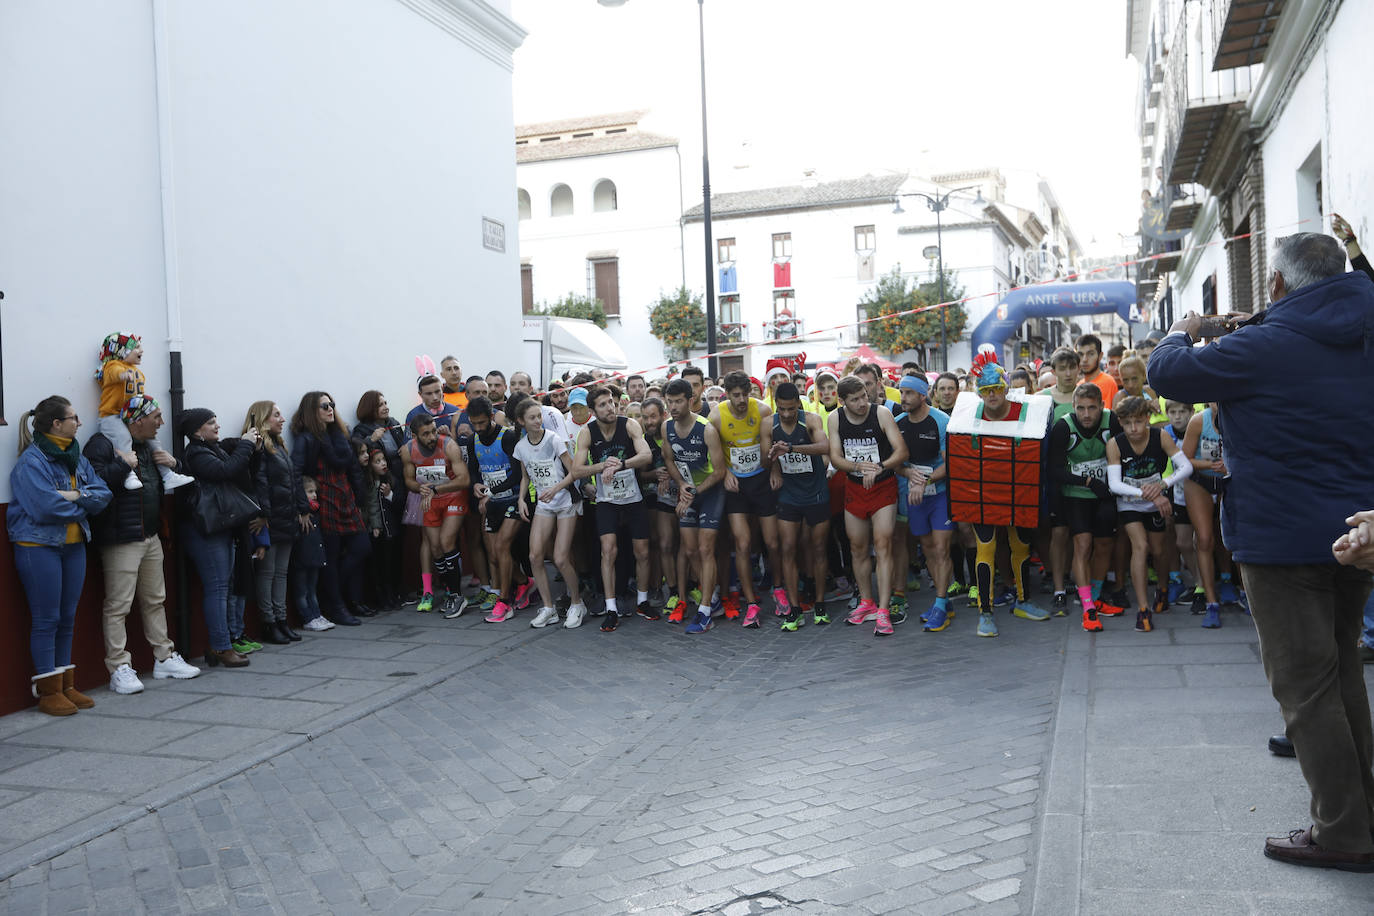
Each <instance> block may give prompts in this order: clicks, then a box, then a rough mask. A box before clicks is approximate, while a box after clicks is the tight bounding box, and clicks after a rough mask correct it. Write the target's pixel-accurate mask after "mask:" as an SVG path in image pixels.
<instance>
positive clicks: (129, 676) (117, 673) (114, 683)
mask: <svg viewBox="0 0 1374 916" xmlns="http://www.w3.org/2000/svg"><path fill="white" fill-rule="evenodd" d="M110 689H111V690H113V691H114V692H115V693H122V694H125V695H126V696H127V695H128V694H131V693H142V692H143V682H142V681H140V680H139V679H138V675H137V674H135V673H134V669H132V668H130V667H129V666H128V665H120V666H119V667H118V668H116V669H115V670H114V674H111V675H110Z"/></svg>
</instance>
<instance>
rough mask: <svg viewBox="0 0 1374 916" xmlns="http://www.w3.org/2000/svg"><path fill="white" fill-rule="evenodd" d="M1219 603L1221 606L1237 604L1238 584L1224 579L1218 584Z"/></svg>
mask: <svg viewBox="0 0 1374 916" xmlns="http://www.w3.org/2000/svg"><path fill="white" fill-rule="evenodd" d="M1217 601H1218V602H1220V603H1221V604H1235V603H1236V583H1234V582H1232V581H1231V580H1230V579H1223V580H1222V581H1220V582H1218V583H1217Z"/></svg>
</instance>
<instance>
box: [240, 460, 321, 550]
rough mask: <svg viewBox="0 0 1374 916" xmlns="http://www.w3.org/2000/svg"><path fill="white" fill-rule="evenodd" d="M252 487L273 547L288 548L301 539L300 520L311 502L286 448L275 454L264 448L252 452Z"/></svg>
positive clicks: (307, 510) (308, 509)
mask: <svg viewBox="0 0 1374 916" xmlns="http://www.w3.org/2000/svg"><path fill="white" fill-rule="evenodd" d="M253 485H254V492H255V493H256V494H257V500H258V505H259V506H262V511H263V512H265V513H266V514H267V530H268V533H269V534H270V535H271V536H272V543H273V544H289V543H291V542H292V541H294V540H296V538H298V537H300V534H301V525H300V516H302V515H305V514H307V513H308V512H309V511H310V502H309V501H308V500H307V499H306V498H305V490H304V489H303V488H302V487H301V475H300V472H299V471H297V470H296V466H295V465H294V464H293V463H292V462H291V456H290V455H289V454H288V453H287V451H286V446H285V445H279V446H277V451H276V453H275V454H273V453H272V452H269V451H267V449H265V448H260V449H258V450H257V451H256V452H254V454H253Z"/></svg>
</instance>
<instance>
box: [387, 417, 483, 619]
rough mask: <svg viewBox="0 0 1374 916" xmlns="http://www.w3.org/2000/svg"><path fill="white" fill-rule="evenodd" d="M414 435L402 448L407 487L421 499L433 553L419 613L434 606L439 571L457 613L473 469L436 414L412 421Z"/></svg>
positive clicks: (424, 559)
mask: <svg viewBox="0 0 1374 916" xmlns="http://www.w3.org/2000/svg"><path fill="white" fill-rule="evenodd" d="M410 433H411V439H410V441H409V442H407V443H406V444H405V445H404V446H403V447H402V448H401V466H402V469H403V471H404V475H405V483H406V489H407V490H409V491H410V492H411V493H412V494H414V496H415V497H416V498H418V499H419V500H420V505H419V509H420V511H421V512H422V513H423V515H422V518H421V524H422V528H421V531H422V532H423V537H424V543H425V545H426V546H427V547H428V550H427V551H426V552H425V553H426V554H427V556H425V555H422V556H421V557H420V584H421V595H420V603H419V604H418V605H417V606H416V608H417V610H419V611H422V612H423V611H429V610H432V609H433V607H434V575H433V573H431V572H430V562H431V558H432V563H433V569H434V571H435V572H438V573H439V575H440V576H442V577H443V580H444V585H445V587H446V588H447V589H448V597H447V598H446V599H445V603H444V610H445V613H446V615H452V616H453V617H457V616H458V615H459V614H461V613H462V612H463V608H464V604H463V600H462V594H461V592H462V579H463V576H462V564H461V562H460V556H459V553H458V531H459V529H460V528H461V527H462V524H463V518H464V516H466V515H467V511H468V493H467V489H466V488H467V486H468V481H469V474H468V468H467V466H466V465H465V464H464V463H463V456H462V451H461V450H460V449H459V447H458V444H457V443H456V442H454V441H453V438H452V437H450V436H440V435H439V428H438V426H437V425H436V424H435V422H434V418H433V417H431V416H429V415H428V414H421V415H419V416H417V417H416V418H415V419H413V420H411V421H410Z"/></svg>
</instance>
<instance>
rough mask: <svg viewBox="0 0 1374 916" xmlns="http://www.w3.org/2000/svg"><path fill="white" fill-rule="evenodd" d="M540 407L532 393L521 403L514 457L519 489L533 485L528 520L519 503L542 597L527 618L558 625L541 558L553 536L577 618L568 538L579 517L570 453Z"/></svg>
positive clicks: (578, 600)
mask: <svg viewBox="0 0 1374 916" xmlns="http://www.w3.org/2000/svg"><path fill="white" fill-rule="evenodd" d="M512 378H514V376H512ZM544 409H545V408H544V407H543V405H541V404H540V403H539V402H538V401H536V400H534V399H533V398H531V399H528V400H526V401H524V402H523V403H522V404H521V406H520V408H519V410H520V417H519V418H518V420H519V422H520V423H521V425H522V427H523V429H524V433H525V435H524V437H523V438H521V439H520V441H519V442H517V443H516V444H515V452H514V456H513V457H514V458H515V460H516V461H518V462H519V463H520V467H521V481H520V488H519V489H520V491H521V492H524V491H525V489H526V487H527V486H533V487H534V491H535V493H536V494H537V496H536V499H535V504H534V518H533V519H532V520H531V519H529V508H528V506H527V505H526V504H525V503H524V502H523V501H521V503H520V513H521V516H522V517H524V518H525V519H526V520H527V521H530V570H531V573H532V575H533V578H534V583H535V585H536V586H537V587H538V588H539V595H540V597H541V598H542V599H543V602H544V605H543V607H542V608H541V609H540V611H539V614H538V615H537V616H536V617H535V618H534V620H533V621H532V622H531V623H530V626H532V627H535V628H542V627H546V626H551V625H552V626H557V625H558V611H557V609H556V608H554V606H553V590H552V589H551V588H550V587H549V577H548V573H547V572H545V570H544V557H545V555H546V553H547V551H548V545H549V540H550V537H551V536H552V538H553V541H554V547H553V563H554V566H556V567H557V568H558V571H559V572H561V573H562V574H563V583H564V584H565V585H566V586H567V589H568V598H569V600H570V601H571V602H572V604H571V606H569V608H568V620H569V621H572V620H573V619H574V618H576V619H577V620H578V621H579V622H580V621H581V619H582V615H583V614H585V613H586V606H585V605H583V604H582V595H581V593H580V591H579V589H578V582H577V569H576V567H574V566H573V562H572V542H573V535H574V534H575V533H576V531H577V517H578V512H577V507H576V506H574V504H573V499H572V494H571V489H570V488H571V486H572V480H573V478H572V474H571V473H570V471H571V468H572V456H571V455H570V454H568V446H567V443H566V442H565V441H564V440H563V437H562V436H560V435H559V434H558V433H557V432H554V431H553V430H550V429H545V428H544V418H545V414H544Z"/></svg>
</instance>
